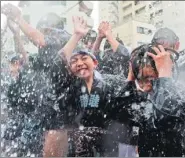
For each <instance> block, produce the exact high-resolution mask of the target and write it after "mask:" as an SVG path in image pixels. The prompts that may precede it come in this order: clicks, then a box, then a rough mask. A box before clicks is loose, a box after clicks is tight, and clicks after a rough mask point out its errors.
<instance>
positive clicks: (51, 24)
mask: <svg viewBox="0 0 185 158" xmlns="http://www.w3.org/2000/svg"><path fill="white" fill-rule="evenodd" d="M36 28H37V29H43V28H57V29H64V22H63V21H62V18H61V17H60V16H58V15H57V14H55V13H48V14H46V15H45V16H43V17H42V18H41V19H40V20H39V22H38V23H37V27H36Z"/></svg>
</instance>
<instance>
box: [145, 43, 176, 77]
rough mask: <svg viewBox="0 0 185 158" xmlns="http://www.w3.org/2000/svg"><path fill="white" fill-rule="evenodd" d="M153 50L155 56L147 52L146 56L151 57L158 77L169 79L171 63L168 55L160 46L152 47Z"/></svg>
mask: <svg viewBox="0 0 185 158" xmlns="http://www.w3.org/2000/svg"><path fill="white" fill-rule="evenodd" d="M153 50H154V51H155V52H156V55H155V54H153V53H150V52H148V56H150V57H152V58H153V60H154V62H155V66H156V69H157V71H158V77H171V76H172V67H173V62H172V59H171V57H170V53H169V52H167V51H165V49H164V47H163V46H162V45H159V46H158V48H157V47H153Z"/></svg>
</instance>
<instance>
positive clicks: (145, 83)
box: [137, 65, 158, 92]
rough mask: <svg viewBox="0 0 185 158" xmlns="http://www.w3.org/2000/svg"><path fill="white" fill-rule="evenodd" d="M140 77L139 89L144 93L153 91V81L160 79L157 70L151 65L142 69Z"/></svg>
mask: <svg viewBox="0 0 185 158" xmlns="http://www.w3.org/2000/svg"><path fill="white" fill-rule="evenodd" d="M138 76H141V77H139V79H138V80H137V82H138V85H139V88H141V89H142V90H143V91H144V92H150V91H151V90H152V82H151V81H152V80H154V79H156V78H157V77H158V75H157V74H156V72H155V70H154V69H153V68H152V67H151V66H150V65H147V66H145V67H144V68H141V69H140V71H139V75H138Z"/></svg>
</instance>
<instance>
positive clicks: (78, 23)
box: [59, 16, 89, 61]
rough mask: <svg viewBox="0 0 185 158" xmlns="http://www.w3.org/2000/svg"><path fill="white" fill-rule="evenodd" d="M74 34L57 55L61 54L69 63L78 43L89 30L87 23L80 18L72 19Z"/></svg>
mask: <svg viewBox="0 0 185 158" xmlns="http://www.w3.org/2000/svg"><path fill="white" fill-rule="evenodd" d="M73 24H74V33H73V35H72V37H71V38H70V39H69V41H68V42H67V43H66V45H65V46H64V47H63V48H62V49H61V50H60V51H59V54H61V53H63V54H64V55H65V57H66V59H67V61H69V59H70V57H71V55H72V53H73V51H74V49H75V48H76V46H77V44H78V42H79V41H80V40H81V39H82V38H83V36H85V35H86V34H87V32H88V30H89V28H88V27H87V22H86V21H85V20H84V19H83V18H82V17H77V16H76V17H73Z"/></svg>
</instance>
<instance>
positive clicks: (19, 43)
mask: <svg viewBox="0 0 185 158" xmlns="http://www.w3.org/2000/svg"><path fill="white" fill-rule="evenodd" d="M8 27H9V28H10V30H11V31H12V33H13V36H14V44H15V51H16V53H19V54H21V56H22V57H21V59H22V63H23V64H27V63H28V53H27V52H26V50H25V49H24V46H23V42H22V40H21V37H20V29H19V27H18V26H17V25H16V24H15V23H14V22H13V21H12V20H10V19H8Z"/></svg>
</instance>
